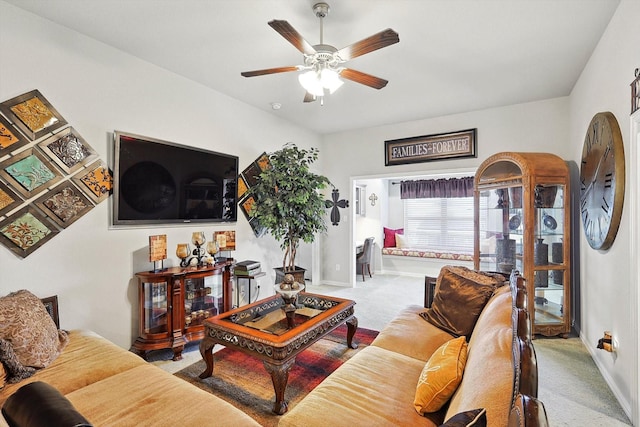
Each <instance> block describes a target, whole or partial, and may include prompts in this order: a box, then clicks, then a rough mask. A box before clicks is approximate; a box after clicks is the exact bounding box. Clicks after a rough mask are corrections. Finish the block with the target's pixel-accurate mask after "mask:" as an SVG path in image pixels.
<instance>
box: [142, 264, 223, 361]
mask: <svg viewBox="0 0 640 427" xmlns="http://www.w3.org/2000/svg"><path fill="white" fill-rule="evenodd" d="M232 264H233V261H232V260H228V261H223V262H220V263H216V264H215V265H207V266H203V267H186V268H181V267H173V268H167V269H165V270H162V271H158V272H154V271H143V272H140V273H137V274H136V277H137V279H138V289H139V293H138V297H139V304H138V308H139V313H140V314H139V327H138V329H139V336H138V338H137V339H136V340H135V342H134V343H133V345H132V346H131V351H133V352H135V353H137V354H139V355H140V356H143V357H144V356H145V355H146V352H147V351H150V350H158V349H162V348H170V349H172V350H173V360H180V359H181V358H182V350H183V349H184V346H185V344H186V343H187V342H189V341H194V340H199V339H202V338H204V325H203V322H204V320H205V319H206V318H208V317H211V316H215V315H217V314H220V313H223V312H225V311H228V310H230V309H231V296H232V288H231V268H230V266H231V265H232Z"/></svg>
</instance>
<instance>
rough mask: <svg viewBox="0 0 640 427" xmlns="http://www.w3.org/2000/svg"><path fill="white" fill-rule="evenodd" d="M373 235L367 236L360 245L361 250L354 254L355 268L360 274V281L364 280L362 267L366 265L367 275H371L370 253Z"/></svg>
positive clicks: (371, 251)
mask: <svg viewBox="0 0 640 427" xmlns="http://www.w3.org/2000/svg"><path fill="white" fill-rule="evenodd" d="M373 240H374V238H373V237H367V238H366V239H365V241H364V245H363V246H362V252H360V253H358V254H356V270H358V269H359V271H360V274H362V281H363V282H364V268H365V266H366V267H367V271H368V272H369V277H373V276H372V275H371V254H372V253H373Z"/></svg>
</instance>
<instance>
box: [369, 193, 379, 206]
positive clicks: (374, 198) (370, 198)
mask: <svg viewBox="0 0 640 427" xmlns="http://www.w3.org/2000/svg"><path fill="white" fill-rule="evenodd" d="M369 200H371V206H375V205H376V200H378V196H376V193H371V195H370V196H369Z"/></svg>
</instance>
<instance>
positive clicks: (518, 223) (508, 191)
mask: <svg viewBox="0 0 640 427" xmlns="http://www.w3.org/2000/svg"><path fill="white" fill-rule="evenodd" d="M479 208H480V209H479V211H478V213H479V218H478V223H479V251H480V263H479V264H480V266H479V269H480V270H485V271H497V272H501V273H507V274H510V273H511V271H512V270H513V269H516V270H518V271H520V272H521V273H524V265H523V262H522V248H523V243H524V242H523V232H522V230H523V210H522V186H515V187H506V186H505V187H501V188H492V189H486V190H482V191H480V196H479Z"/></svg>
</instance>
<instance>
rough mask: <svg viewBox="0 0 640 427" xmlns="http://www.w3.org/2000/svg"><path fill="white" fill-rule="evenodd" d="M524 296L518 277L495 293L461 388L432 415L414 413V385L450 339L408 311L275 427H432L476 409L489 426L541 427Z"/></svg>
mask: <svg viewBox="0 0 640 427" xmlns="http://www.w3.org/2000/svg"><path fill="white" fill-rule="evenodd" d="M445 268H446V267H445ZM525 292H526V291H525V289H524V286H523V283H522V278H520V277H518V276H516V275H513V276H512V278H511V281H510V285H504V286H501V287H498V288H496V289H495V291H493V294H492V296H491V297H490V299H489V300H488V302H487V303H486V305H484V308H482V309H481V310H482V311H481V313H480V315H479V317H478V318H477V323H475V327H474V328H473V332H472V333H471V336H470V337H469V339H468V357H467V361H466V366H465V368H464V374H463V377H462V382H461V383H460V385H459V386H458V387H457V389H456V391H455V392H454V394H453V396H452V397H451V398H450V400H449V402H448V404H445V406H444V407H443V408H442V409H441V410H439V411H438V412H435V413H429V414H426V415H424V416H423V415H420V414H418V412H417V411H416V409H415V408H414V405H413V403H414V397H415V394H416V384H417V382H418V379H419V377H420V375H421V372H422V369H423V368H424V366H425V363H426V362H427V360H429V358H430V357H431V355H432V354H433V353H434V351H436V349H438V348H439V347H440V346H441V345H442V344H443V343H445V342H447V341H449V340H451V339H452V338H453V337H454V335H452V334H450V333H448V332H445V331H443V330H442V329H439V328H438V327H436V326H434V325H433V324H431V323H429V322H427V321H425V319H423V318H422V317H421V316H419V313H421V312H424V311H425V308H424V307H420V306H411V307H409V308H406V309H405V310H404V311H402V312H401V313H400V314H399V315H398V316H397V317H396V318H395V319H394V320H393V321H391V322H390V324H388V326H386V327H385V328H384V330H383V331H381V333H380V334H379V335H378V337H377V338H376V339H375V340H374V342H373V343H372V345H371V346H369V347H367V348H364V349H362V350H361V351H360V352H359V353H358V354H356V355H355V356H354V357H352V358H351V359H350V360H349V361H347V362H346V363H345V364H344V365H342V366H341V367H340V368H338V369H337V370H336V371H335V372H333V373H332V374H331V375H330V376H329V377H328V378H326V379H325V380H324V381H323V382H322V383H321V384H320V385H319V386H318V387H316V388H315V389H314V390H313V391H312V392H311V393H310V394H309V395H307V396H306V397H305V398H304V399H303V400H302V401H301V402H299V403H298V404H297V405H296V406H295V407H293V408H292V409H291V410H290V411H289V412H288V413H287V414H285V415H284V416H283V417H282V418H281V420H280V423H279V426H281V427H297V426H305V427H313V426H318V427H324V426H358V425H367V426H392V425H395V426H438V425H440V424H442V423H443V422H444V421H447V420H449V419H450V418H451V417H453V416H454V415H456V414H459V413H462V412H465V411H471V410H474V409H479V408H485V409H486V421H487V424H486V425H488V426H498V427H503V426H547V425H548V422H547V417H546V413H545V410H544V406H543V404H542V403H541V402H539V401H538V400H537V399H536V397H537V389H538V383H537V365H536V360H535V352H534V349H533V345H532V343H531V336H530V326H529V318H528V314H527V311H526V307H525V304H526V298H525V297H524V293H525ZM437 293H438V285H436V295H437ZM474 425H475V424H474Z"/></svg>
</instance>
